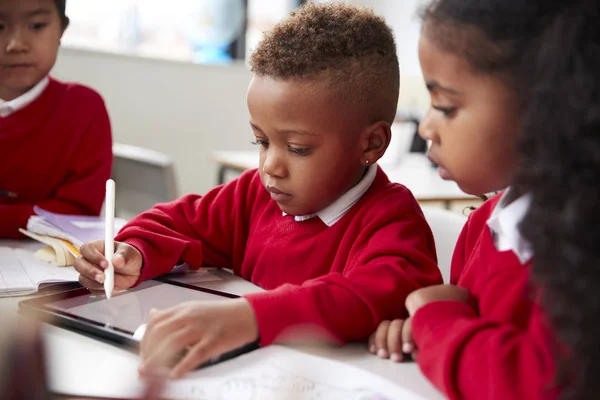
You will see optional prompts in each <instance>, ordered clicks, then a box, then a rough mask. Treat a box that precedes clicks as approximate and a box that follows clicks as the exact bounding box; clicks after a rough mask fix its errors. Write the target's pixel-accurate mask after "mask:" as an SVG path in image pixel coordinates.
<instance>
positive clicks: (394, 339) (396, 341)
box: [369, 285, 469, 362]
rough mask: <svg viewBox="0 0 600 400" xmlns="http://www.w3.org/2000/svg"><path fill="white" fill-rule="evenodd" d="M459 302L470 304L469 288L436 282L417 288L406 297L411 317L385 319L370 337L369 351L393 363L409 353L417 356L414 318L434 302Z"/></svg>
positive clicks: (413, 356) (414, 356) (413, 357)
mask: <svg viewBox="0 0 600 400" xmlns="http://www.w3.org/2000/svg"><path fill="white" fill-rule="evenodd" d="M448 300H449V301H460V302H464V303H467V302H468V300H469V291H468V290H467V289H464V288H462V287H459V286H454V285H435V286H428V287H425V288H422V289H418V290H415V291H414V292H412V293H411V294H410V295H408V297H407V298H406V309H407V310H408V312H409V314H410V318H408V319H406V320H401V319H396V320H393V321H383V322H382V323H381V324H379V326H378V327H377V330H376V331H375V333H373V334H372V335H371V337H370V338H369V351H370V352H371V353H373V354H377V356H378V357H380V358H390V359H391V360H392V361H394V362H400V361H402V360H403V355H406V354H410V355H411V357H412V359H413V360H416V359H417V357H418V349H417V347H416V346H415V343H414V340H413V336H412V317H413V316H414V315H415V313H416V312H417V311H418V310H419V309H420V308H421V307H423V306H425V305H426V304H429V303H433V302H435V301H448Z"/></svg>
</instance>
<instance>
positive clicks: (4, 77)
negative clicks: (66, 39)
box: [0, 0, 63, 101]
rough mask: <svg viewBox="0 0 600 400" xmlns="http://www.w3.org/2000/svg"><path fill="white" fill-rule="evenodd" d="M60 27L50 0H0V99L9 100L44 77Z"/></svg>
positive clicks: (58, 40)
mask: <svg viewBox="0 0 600 400" xmlns="http://www.w3.org/2000/svg"><path fill="white" fill-rule="evenodd" d="M62 34H63V26H62V22H61V19H60V16H59V15H58V10H57V9H56V6H55V4H54V1H53V0H0V46H1V48H0V98H1V99H3V100H6V101H8V100H12V99H15V98H17V97H19V96H20V95H22V94H24V93H26V92H27V91H28V90H29V89H31V88H32V87H33V86H35V85H36V84H37V83H38V82H39V81H40V80H41V79H42V78H43V77H44V76H46V75H47V74H48V73H49V72H50V70H51V69H52V67H53V66H54V62H55V61H56V53H57V51H58V46H59V44H60V38H61V37H62Z"/></svg>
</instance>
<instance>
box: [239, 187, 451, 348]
mask: <svg viewBox="0 0 600 400" xmlns="http://www.w3.org/2000/svg"><path fill="white" fill-rule="evenodd" d="M411 197H412V196H411ZM388 200H390V199H388ZM402 202H403V200H402V199H398V198H396V199H394V201H392V200H390V201H389V204H393V205H394V207H397V208H398V209H402V204H401V203H402ZM404 202H405V199H404ZM386 203H387V201H386ZM379 205H381V204H379ZM372 206H373V207H369V208H370V209H372V211H373V212H372V213H370V214H369V215H368V217H367V218H365V220H368V223H365V224H364V226H361V232H362V233H361V235H360V236H359V237H358V238H357V240H356V242H355V244H354V252H353V253H352V254H350V257H349V260H348V263H347V265H346V266H344V270H343V271H342V272H341V273H339V272H331V273H329V274H327V275H325V276H322V277H319V278H316V279H312V280H309V281H306V282H304V283H303V284H301V285H289V284H288V285H283V286H280V287H279V288H277V289H275V290H272V291H269V292H263V293H253V294H249V295H246V296H245V297H246V298H247V299H248V300H249V301H250V303H251V304H252V307H253V308H254V311H255V314H256V318H257V321H258V326H259V327H260V337H261V344H262V345H267V344H270V343H273V342H275V341H280V340H285V336H286V333H288V332H290V331H291V330H292V329H295V328H297V327H311V328H312V329H318V330H319V332H320V333H322V334H323V333H324V334H326V335H327V336H329V337H330V338H332V339H333V340H335V341H337V342H340V343H344V342H349V341H356V340H363V339H365V338H367V337H368V336H369V335H370V334H371V333H372V332H373V331H374V330H375V329H376V328H377V325H378V324H379V322H381V321H382V320H384V319H394V318H404V317H406V310H405V309H404V301H405V299H406V297H407V296H408V294H409V293H411V292H412V291H414V290H416V289H418V288H421V287H423V286H428V285H433V284H439V283H442V277H441V274H440V272H439V269H438V267H437V263H436V256H435V247H434V244H433V237H432V235H431V231H430V229H429V226H428V225H427V223H426V221H425V219H424V218H423V216H422V214H421V213H420V211H418V210H416V209H415V208H417V207H418V206H417V205H416V203H415V205H414V208H413V210H412V211H411V212H407V213H405V214H402V215H400V214H392V213H389V212H388V213H383V212H379V210H380V209H382V208H384V207H378V206H377V205H376V204H373V205H372ZM365 207H366V206H365ZM356 223H360V222H358V221H357V222H356ZM275 304H276V306H275ZM317 327H318V328H317Z"/></svg>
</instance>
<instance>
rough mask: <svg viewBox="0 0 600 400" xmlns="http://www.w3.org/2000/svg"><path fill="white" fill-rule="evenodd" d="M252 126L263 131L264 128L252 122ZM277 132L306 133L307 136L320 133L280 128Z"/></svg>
mask: <svg viewBox="0 0 600 400" xmlns="http://www.w3.org/2000/svg"><path fill="white" fill-rule="evenodd" d="M250 126H251V127H253V128H254V129H256V130H259V131H261V132H262V129H260V127H259V126H258V125H255V124H253V123H252V122H250ZM276 132H277V133H279V134H282V135H284V134H292V133H293V134H297V135H305V136H319V134H317V133H313V132H307V131H300V130H297V129H280V130H276Z"/></svg>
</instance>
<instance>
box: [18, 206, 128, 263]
mask: <svg viewBox="0 0 600 400" xmlns="http://www.w3.org/2000/svg"><path fill="white" fill-rule="evenodd" d="M34 210H35V212H36V214H37V215H34V216H32V217H31V218H29V221H28V222H27V230H24V229H21V230H20V231H21V232H22V233H23V234H25V235H27V236H29V237H30V238H32V239H35V240H37V241H39V242H41V243H44V244H46V245H47V246H46V247H44V248H42V249H40V250H38V251H37V252H36V253H35V256H36V257H37V258H38V259H40V260H43V261H46V262H50V263H52V264H55V265H73V262H74V261H75V258H76V257H78V256H79V247H80V246H81V245H82V244H84V243H86V242H90V241H93V240H99V239H103V238H104V218H102V217H93V216H84V215H64V214H55V213H52V212H49V211H46V210H43V209H41V208H39V207H35V208H34ZM126 222H127V221H125V220H124V219H122V218H115V229H114V232H115V234H116V233H118V232H119V230H120V229H121V228H122V227H123V225H125V223H126Z"/></svg>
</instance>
